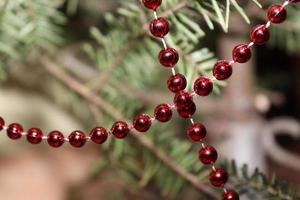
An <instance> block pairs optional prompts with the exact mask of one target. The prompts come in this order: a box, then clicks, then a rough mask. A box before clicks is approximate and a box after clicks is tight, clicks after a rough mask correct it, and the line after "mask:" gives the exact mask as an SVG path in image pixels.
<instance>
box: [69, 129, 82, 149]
mask: <svg viewBox="0 0 300 200" xmlns="http://www.w3.org/2000/svg"><path fill="white" fill-rule="evenodd" d="M68 139H69V142H70V144H71V145H72V146H73V147H77V148H79V147H82V146H83V145H84V144H85V142H86V137H85V135H84V133H83V132H82V131H73V132H72V133H71V134H70V135H69V137H68Z"/></svg>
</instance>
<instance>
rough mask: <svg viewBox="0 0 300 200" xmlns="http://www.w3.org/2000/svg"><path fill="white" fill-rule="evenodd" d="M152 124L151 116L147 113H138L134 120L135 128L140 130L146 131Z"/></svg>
mask: <svg viewBox="0 0 300 200" xmlns="http://www.w3.org/2000/svg"><path fill="white" fill-rule="evenodd" d="M151 124H152V121H151V117H150V116H149V115H146V114H140V115H137V116H136V117H135V118H134V120H133V122H132V125H133V127H134V128H135V130H137V131H139V132H146V131H147V130H149V128H150V127H151Z"/></svg>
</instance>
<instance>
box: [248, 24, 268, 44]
mask: <svg viewBox="0 0 300 200" xmlns="http://www.w3.org/2000/svg"><path fill="white" fill-rule="evenodd" d="M269 39H270V32H269V29H268V28H267V27H266V25H257V26H255V27H253V29H252V31H251V33H250V40H251V41H252V42H254V44H257V45H261V44H264V43H266V42H267V41H268V40H269Z"/></svg>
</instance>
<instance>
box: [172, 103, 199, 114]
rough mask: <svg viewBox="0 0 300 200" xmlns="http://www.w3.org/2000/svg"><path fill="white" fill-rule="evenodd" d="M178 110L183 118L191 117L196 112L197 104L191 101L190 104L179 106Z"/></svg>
mask: <svg viewBox="0 0 300 200" xmlns="http://www.w3.org/2000/svg"><path fill="white" fill-rule="evenodd" d="M177 112H178V114H179V115H180V116H181V117H182V118H191V117H192V116H193V115H194V113H195V112H196V104H195V103H194V102H190V103H189V104H188V105H185V106H180V107H177Z"/></svg>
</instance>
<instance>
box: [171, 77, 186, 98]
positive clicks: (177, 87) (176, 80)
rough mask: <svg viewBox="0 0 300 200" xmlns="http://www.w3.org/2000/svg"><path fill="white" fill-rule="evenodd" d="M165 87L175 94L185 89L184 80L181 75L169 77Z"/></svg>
mask: <svg viewBox="0 0 300 200" xmlns="http://www.w3.org/2000/svg"><path fill="white" fill-rule="evenodd" d="M167 85H168V88H169V90H170V91H171V92H174V93H177V92H179V91H181V90H184V89H185V88H186V79H185V77H184V76H183V75H182V74H175V75H171V76H170V78H169V79H168V81H167Z"/></svg>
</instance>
